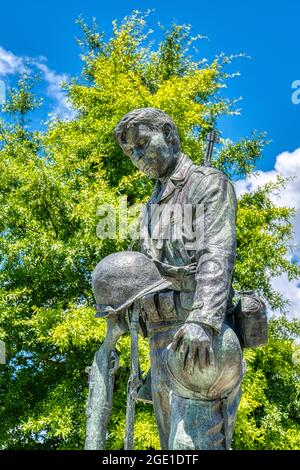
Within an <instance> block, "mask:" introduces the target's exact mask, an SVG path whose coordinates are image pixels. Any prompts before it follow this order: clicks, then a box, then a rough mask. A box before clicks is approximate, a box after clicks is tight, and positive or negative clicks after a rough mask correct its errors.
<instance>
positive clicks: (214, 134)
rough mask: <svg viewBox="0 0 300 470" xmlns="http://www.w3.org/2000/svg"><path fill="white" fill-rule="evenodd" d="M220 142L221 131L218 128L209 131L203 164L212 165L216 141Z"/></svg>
mask: <svg viewBox="0 0 300 470" xmlns="http://www.w3.org/2000/svg"><path fill="white" fill-rule="evenodd" d="M218 142H220V139H219V132H218V131H217V130H216V129H213V130H212V131H210V132H209V134H208V136H207V147H206V152H205V159H204V163H203V166H211V159H212V154H213V151H214V145H215V143H218Z"/></svg>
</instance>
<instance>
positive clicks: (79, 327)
mask: <svg viewBox="0 0 300 470" xmlns="http://www.w3.org/2000/svg"><path fill="white" fill-rule="evenodd" d="M146 20H147V14H146V15H141V14H139V13H138V12H134V13H133V14H132V15H131V16H130V17H128V18H125V19H124V21H123V22H122V23H121V24H120V25H118V24H117V22H116V21H115V22H113V34H112V37H111V38H110V39H109V40H106V39H105V37H104V35H103V34H101V33H98V32H97V29H96V25H95V23H93V25H92V27H89V26H88V25H86V24H85V23H84V21H83V20H82V19H80V20H79V24H80V25H81V27H82V31H83V39H79V44H80V46H81V47H82V59H83V64H84V65H83V71H82V76H81V77H80V78H78V79H77V80H76V81H75V82H73V83H72V84H71V85H70V86H69V88H68V95H69V98H70V100H71V101H72V103H73V107H74V109H75V111H76V115H75V117H74V118H73V119H72V120H69V121H62V120H59V119H58V120H56V121H55V122H53V121H51V122H49V123H48V127H47V130H46V131H45V132H43V133H42V132H37V131H34V130H33V129H32V128H31V127H30V125H29V122H28V120H27V117H28V113H29V112H32V111H33V110H34V108H35V107H36V106H37V105H39V104H40V103H39V102H38V101H37V100H36V99H35V97H34V95H33V90H32V82H31V78H30V77H29V76H23V77H21V79H20V82H19V87H18V88H16V89H14V90H12V93H11V96H10V99H9V101H8V104H7V105H6V107H5V109H3V111H5V112H6V114H7V113H8V114H10V115H12V116H13V117H14V118H15V119H14V121H13V122H11V123H10V121H8V120H7V119H6V118H5V119H4V120H2V121H1V122H0V201H1V213H0V251H1V265H0V339H1V340H4V341H5V342H6V345H7V352H8V360H7V364H6V366H1V369H0V393H1V406H0V421H1V428H0V446H1V447H2V448H4V449H7V448H8V449H43V448H44V449H80V448H82V447H83V443H84V433H85V402H86V398H87V375H86V373H85V368H86V366H87V365H89V364H90V363H91V362H92V358H93V355H94V353H95V351H96V350H97V349H98V348H99V346H100V344H101V341H102V340H103V338H104V335H105V323H104V322H103V321H102V320H98V319H95V318H94V310H93V303H94V300H93V298H92V293H91V285H90V274H91V272H92V270H93V268H94V266H95V265H96V263H97V262H98V261H99V260H100V259H101V258H103V257H104V256H106V255H107V254H109V253H111V252H115V251H118V250H123V249H127V248H128V243H129V240H128V239H126V238H125V239H124V237H122V236H120V234H118V232H117V234H116V238H115V239H108V238H107V239H99V238H98V237H97V234H96V226H97V223H98V222H99V216H98V215H97V208H98V207H99V206H101V205H102V204H111V206H112V207H115V208H116V210H118V204H119V197H120V196H122V195H127V196H128V205H129V204H133V203H139V202H143V201H145V200H146V199H147V198H148V197H149V194H150V193H151V190H152V187H153V181H151V180H149V179H148V178H147V177H145V176H144V175H143V174H141V173H139V172H137V171H136V170H135V168H134V167H133V166H132V164H131V162H130V160H129V159H127V158H125V157H124V155H123V154H122V152H121V150H120V148H119V147H118V146H117V144H116V142H115V141H114V138H113V130H114V127H115V125H116V124H117V122H118V121H119V119H120V118H121V117H122V116H123V115H124V114H125V113H127V112H128V111H130V110H131V109H133V108H138V107H145V106H154V107H158V108H161V109H162V110H164V111H166V112H167V113H168V114H169V115H170V116H171V117H172V118H173V119H174V121H175V123H176V124H177V126H178V129H179V133H180V137H181V140H182V150H183V152H185V153H186V154H188V155H190V157H191V158H192V159H193V160H194V161H195V162H196V163H199V164H200V163H201V162H202V161H203V157H204V148H205V137H206V135H207V133H208V131H209V130H210V129H211V127H212V126H213V125H215V123H216V121H217V118H218V117H219V116H221V115H224V114H235V113H236V110H235V108H234V103H230V102H228V101H227V100H226V99H224V98H223V97H222V93H221V91H222V89H223V88H224V86H225V81H226V78H228V76H229V75H228V73H226V72H225V67H226V64H227V63H228V62H230V61H231V58H230V57H229V58H226V57H224V56H220V57H217V58H216V59H215V60H214V61H212V62H211V63H207V62H206V61H204V60H199V61H195V59H194V58H193V56H191V55H189V54H190V49H191V47H192V45H193V43H194V42H195V41H196V40H197V39H199V38H197V37H196V38H193V37H192V36H191V34H190V27H189V26H188V25H176V24H175V25H172V26H171V29H170V30H169V31H166V32H165V35H164V38H163V39H162V40H161V42H160V44H158V46H157V48H156V49H155V48H154V47H153V45H152V44H151V42H150V41H149V34H150V32H149V31H147V27H146ZM4 116H5V114H4ZM264 143H265V137H264V135H262V134H260V135H256V136H255V135H254V136H253V137H252V138H250V139H246V138H245V139H243V140H242V141H241V142H238V143H233V142H230V141H229V140H228V139H225V138H224V139H222V142H221V145H220V146H219V148H218V150H217V151H216V152H215V155H214V158H213V165H214V166H216V167H217V168H219V169H221V170H223V171H224V172H226V173H227V174H228V175H229V176H230V177H233V178H237V177H244V176H246V175H248V174H250V173H251V172H252V171H253V169H254V168H255V165H256V162H257V160H258V159H259V158H260V157H261V154H262V151H263V147H264ZM282 184H284V182H283V181H278V182H277V183H276V184H274V185H273V186H272V185H268V186H265V187H262V188H260V189H259V190H257V191H256V192H255V193H251V194H246V195H244V196H243V197H242V198H241V199H240V201H239V218H238V260H237V266H236V272H235V287H236V288H237V289H238V290H240V289H245V288H247V289H248V288H255V289H256V290H258V291H259V292H260V293H261V295H263V297H264V298H265V300H267V301H268V303H269V305H270V306H271V307H272V308H273V309H276V308H283V307H284V299H282V298H281V297H280V296H279V294H278V293H276V292H274V291H273V289H272V287H271V282H270V281H271V278H272V276H275V275H280V274H281V273H287V274H288V276H289V278H290V279H293V278H296V277H298V276H299V267H298V266H297V265H295V264H291V263H290V262H289V261H288V260H287V258H286V254H287V250H288V244H289V242H290V240H291V236H292V225H291V216H292V210H290V209H287V208H282V207H277V206H276V205H275V204H274V203H272V202H271V194H272V192H274V191H276V190H278V189H279V188H280V187H281V186H282ZM271 325H272V327H271V340H270V344H269V346H268V347H267V348H261V349H258V350H255V351H250V352H248V353H247V362H248V373H247V376H246V379H245V383H244V396H243V401H242V404H241V408H240V413H239V419H238V424H237V430H236V436H235V447H236V448H240V449H242V448H263V449H269V448H299V447H300V446H299V419H298V417H297V416H299V362H297V360H296V359H295V357H298V356H297V354H296V353H297V351H296V353H295V348H296V347H295V342H294V340H295V337H296V336H297V335H298V336H299V325H298V324H296V322H294V323H289V322H288V321H287V320H281V322H280V321H277V322H276V321H273V322H272V323H271ZM118 352H119V355H120V358H121V367H120V369H119V371H118V373H117V378H116V392H115V398H114V410H113V415H112V419H111V426H110V432H109V439H108V443H107V445H108V447H109V448H111V449H113V448H114V449H120V448H122V445H123V441H122V439H123V434H124V425H125V404H126V381H127V377H128V372H129V338H128V337H123V338H122V339H121V340H120V343H119V344H118ZM148 353H149V351H148V345H147V343H146V342H145V341H142V340H141V353H140V354H141V364H142V368H143V370H145V371H146V370H147V368H148V367H149V358H148ZM136 447H137V448H139V449H147V448H158V447H159V441H158V436H157V432H156V426H155V420H154V416H153V411H152V407H151V406H149V405H142V404H139V405H138V407H137V417H136Z"/></svg>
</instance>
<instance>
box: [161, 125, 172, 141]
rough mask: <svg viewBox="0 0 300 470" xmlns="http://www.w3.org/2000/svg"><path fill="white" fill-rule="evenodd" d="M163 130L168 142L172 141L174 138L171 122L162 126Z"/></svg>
mask: <svg viewBox="0 0 300 470" xmlns="http://www.w3.org/2000/svg"><path fill="white" fill-rule="evenodd" d="M162 131H163V134H164V137H165V139H166V142H168V143H170V142H171V140H172V128H171V126H170V124H169V123H167V122H166V123H165V124H164V125H163V127H162Z"/></svg>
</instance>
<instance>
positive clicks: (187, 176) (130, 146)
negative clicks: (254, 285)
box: [87, 108, 244, 450]
mask: <svg viewBox="0 0 300 470" xmlns="http://www.w3.org/2000/svg"><path fill="white" fill-rule="evenodd" d="M115 137H116V140H117V142H118V143H119V145H120V146H121V148H122V149H123V151H124V153H125V154H126V155H127V156H128V157H129V158H130V159H131V161H132V162H133V164H134V165H135V166H136V167H137V168H138V169H139V170H141V171H143V172H144V173H145V174H146V175H148V176H149V177H151V178H155V179H156V185H155V188H154V191H153V194H152V196H151V198H150V199H149V201H148V202H147V204H146V205H145V208H144V211H143V213H142V215H141V219H140V220H141V223H140V239H139V251H140V252H141V253H142V254H143V255H144V256H146V257H147V258H148V259H149V260H151V263H152V265H153V266H155V267H156V268H158V271H159V273H160V276H161V277H162V279H163V280H164V281H165V282H166V283H167V284H166V285H164V286H163V284H162V283H161V284H160V285H159V287H158V288H157V289H155V290H154V291H151V289H150V291H148V292H147V291H145V286H146V285H145V284H143V282H142V280H141V278H140V277H139V274H138V273H141V272H142V271H143V276H144V277H147V272H148V271H149V272H150V271H151V269H150V265H149V264H148V266H147V269H146V267H144V268H143V270H142V268H140V269H137V274H136V279H137V280H139V281H136V283H135V286H137V285H138V284H137V282H140V285H139V287H138V288H137V290H135V295H136V294H138V292H139V294H138V295H137V297H135V298H134V295H133V297H132V292H129V291H130V289H129V288H128V287H124V286H125V284H126V282H127V284H128V281H125V280H124V278H123V277H122V273H121V272H119V276H117V275H116V276H117V279H115V283H113V284H112V283H111V282H108V283H107V292H108V291H109V295H108V294H107V293H106V294H105V282H104V284H103V283H102V289H101V292H100V291H97V289H95V288H94V293H95V297H96V302H97V304H100V306H99V308H98V310H99V309H100V310H101V311H102V312H106V314H108V321H109V322H110V324H108V334H110V335H111V336H113V341H112V342H110V343H109V348H108V349H109V350H110V351H114V347H115V341H116V340H117V338H118V334H112V333H111V332H110V333H109V329H111V328H112V330H114V329H117V331H119V332H120V331H121V333H122V331H125V327H124V328H123V330H122V327H121V329H120V326H118V321H117V320H114V321H115V323H113V322H112V320H110V318H119V321H120V318H121V317H122V303H123V305H125V306H126V307H128V306H129V305H130V304H131V303H132V302H134V303H136V302H137V301H138V305H139V316H140V321H141V322H142V323H143V324H144V325H146V334H147V336H148V338H149V343H150V349H151V395H152V397H149V383H150V382H149V378H150V374H148V380H147V384H145V387H144V388H143V387H142V388H141V389H140V391H139V394H138V399H143V398H144V399H146V401H150V400H151V399H152V403H153V407H154V411H155V416H156V421H157V425H158V429H159V434H160V441H161V447H162V449H180V450H185V449H189V450H192V449H199V450H201V449H216V450H222V449H228V448H230V442H231V438H232V433H233V429H234V423H235V417H236V413H237V408H238V404H239V400H240V395H241V389H240V384H241V379H242V376H243V373H244V367H243V356H242V349H241V345H240V342H239V340H238V338H237V336H236V334H235V332H234V330H233V329H232V323H230V315H229V312H231V311H232V296H233V289H232V285H231V284H232V273H233V268H234V263H235V256H236V210H237V202H236V196H235V191H234V188H233V186H232V184H231V182H230V181H229V180H228V178H227V177H226V176H225V175H224V174H223V173H222V172H220V171H218V170H216V169H214V168H211V167H209V166H197V165H195V164H194V163H193V162H192V160H191V159H190V158H189V157H188V156H187V155H184V154H182V153H181V150H180V139H179V136H178V131H177V128H176V126H175V124H174V123H173V121H172V120H171V119H170V117H169V116H167V115H166V114H165V113H163V112H162V111H160V110H157V109H155V108H142V109H137V110H134V111H132V112H130V113H128V114H127V115H126V116H124V117H123V118H122V120H121V121H120V122H119V124H118V126H117V127H116V130H115ZM206 163H207V162H206ZM125 253H126V252H125ZM125 253H124V254H123V256H125V257H126V254H125ZM127 253H130V252H127ZM127 256H128V255H127ZM107 258H109V257H107ZM147 263H149V262H148V261H147ZM107 266H109V263H107ZM107 269H108V270H109V269H110V268H107ZM100 271H101V270H100ZM100 271H98V272H97V276H95V278H94V280H95V282H96V278H98V279H100V278H101V279H102V280H103V279H104V278H105V272H104V276H103V272H102V273H101V272H100ZM107 279H108V278H107ZM94 285H96V284H94ZM99 285H100V284H99ZM108 286H110V287H108ZM118 289H120V290H119V292H118ZM120 292H122V296H123V297H124V298H123V299H120V296H119V293H120ZM126 292H127V294H128V295H127V298H126ZM104 294H105V295H106V301H103V295H104ZM105 295H104V297H105ZM100 297H102V298H101V299H100ZM133 298H134V300H132V299H133ZM109 312H110V313H109ZM114 312H115V313H114ZM114 315H118V316H119V317H114ZM123 315H125V314H124V313H123ZM123 318H125V316H124V317H123ZM124 321H125V320H124ZM128 323H129V322H128V321H127V324H128ZM97 354H98V357H99V352H98V353H97ZM105 354H106V358H107V360H108V359H109V357H110V356H109V354H111V352H110V353H108V352H107V351H106V352H105ZM103 357H104V356H103ZM95 360H96V362H97V357H96V359H95ZM103 360H104V359H103ZM106 367H107V366H106ZM99 369H100V368H98V370H99ZM103 371H104V372H105V373H106V376H104V377H103V381H104V383H106V385H102V388H103V387H104V388H105V387H106V390H107V388H109V389H110V393H109V394H108V395H109V398H108V397H107V392H106V394H105V396H106V398H105V400H106V408H105V407H103V406H102V409H103V408H105V410H106V411H105V413H104V415H105V419H102V423H104V425H103V426H102V427H103V429H102V431H101V432H100V434H101V435H102V436H103V435H104V434H105V429H104V428H105V426H106V423H107V419H108V416H109V413H110V407H111V394H112V380H111V378H110V377H111V376H110V375H109V373H108V372H106V369H105V367H103V369H102V371H101V373H102V374H103ZM108 384H110V385H108ZM135 394H136V389H135ZM97 407H98V409H99V403H98V402H97V401H95V403H94V405H93V404H90V407H89V408H88V410H89V409H90V410H91V409H92V410H94V414H95V416H98V419H97V420H96V422H95V423H94V424H93V425H92V428H93V429H94V428H95V426H96V427H97V426H98V431H97V430H96V431H95V432H94V434H95V433H96V434H97V432H98V434H99V422H100V421H101V418H99V412H98V410H97ZM100 408H101V407H100ZM91 414H93V412H92V413H91ZM102 418H103V416H102ZM91 435H93V433H89V432H87V448H103V447H101V446H103V438H101V439H100V438H97V439H95V438H94V437H92V438H91V437H90V436H91ZM131 445H132V442H131Z"/></svg>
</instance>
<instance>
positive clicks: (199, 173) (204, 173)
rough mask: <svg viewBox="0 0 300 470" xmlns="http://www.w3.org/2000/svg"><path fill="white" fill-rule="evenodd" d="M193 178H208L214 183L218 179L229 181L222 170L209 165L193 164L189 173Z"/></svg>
mask: <svg viewBox="0 0 300 470" xmlns="http://www.w3.org/2000/svg"><path fill="white" fill-rule="evenodd" d="M191 178H192V179H193V180H203V179H205V180H209V181H211V182H213V181H215V182H216V183H217V182H219V181H220V180H222V181H230V180H229V178H228V176H227V175H225V173H223V171H220V170H218V169H217V168H213V167H210V166H201V165H194V168H193V172H192V174H191Z"/></svg>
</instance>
